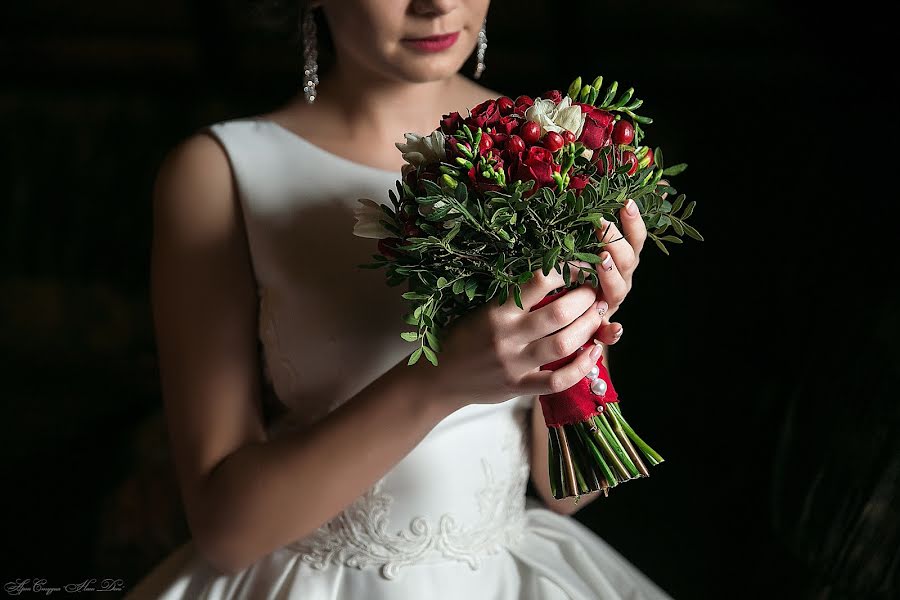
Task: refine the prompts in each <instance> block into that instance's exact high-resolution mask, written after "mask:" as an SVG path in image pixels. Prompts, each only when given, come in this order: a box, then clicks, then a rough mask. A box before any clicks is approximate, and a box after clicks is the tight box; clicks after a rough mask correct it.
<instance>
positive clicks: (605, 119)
mask: <svg viewBox="0 0 900 600" xmlns="http://www.w3.org/2000/svg"><path fill="white" fill-rule="evenodd" d="M575 104H576V105H577V106H580V107H581V111H582V112H583V113H584V128H583V129H582V130H581V137H579V138H578V141H579V142H581V143H582V144H584V145H585V146H586V147H588V148H590V149H591V150H597V149H598V148H603V147H604V146H608V145H609V144H610V143H611V142H612V140H611V136H612V130H613V127H614V126H615V124H616V118H615V116H613V114H612V113H609V112H606V111H605V110H600V109H599V108H597V107H596V106H591V105H590V104H581V103H580V102H576V103H575Z"/></svg>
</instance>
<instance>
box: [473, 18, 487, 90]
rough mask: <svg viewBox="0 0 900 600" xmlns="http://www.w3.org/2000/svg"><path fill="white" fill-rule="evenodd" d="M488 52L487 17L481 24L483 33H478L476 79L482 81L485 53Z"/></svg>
mask: <svg viewBox="0 0 900 600" xmlns="http://www.w3.org/2000/svg"><path fill="white" fill-rule="evenodd" d="M485 50H487V17H485V18H484V21H483V22H482V23H481V31H479V32H478V51H477V52H476V56H477V57H478V63H477V64H476V65H475V79H481V74H482V73H483V72H484V70H485V68H486V67H485V65H484V51H485Z"/></svg>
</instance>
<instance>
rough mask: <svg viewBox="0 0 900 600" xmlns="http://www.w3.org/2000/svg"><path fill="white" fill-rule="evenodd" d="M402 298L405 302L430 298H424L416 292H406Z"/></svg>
mask: <svg viewBox="0 0 900 600" xmlns="http://www.w3.org/2000/svg"><path fill="white" fill-rule="evenodd" d="M403 297H404V298H406V299H407V300H428V299H429V298H431V296H426V295H425V294H420V293H418V292H406V293H405V294H403Z"/></svg>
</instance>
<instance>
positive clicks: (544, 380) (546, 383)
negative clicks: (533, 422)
mask: <svg viewBox="0 0 900 600" xmlns="http://www.w3.org/2000/svg"><path fill="white" fill-rule="evenodd" d="M602 353H603V347H602V346H600V345H599V344H588V346H587V347H586V348H585V349H584V350H582V351H580V352H579V353H578V355H577V356H576V357H575V359H574V360H572V362H570V363H569V364H567V365H563V366H562V367H559V368H558V369H554V370H553V371H550V370H539V371H535V372H534V373H532V374H529V375H527V376H525V377H523V378H522V380H521V382H520V384H519V387H520V388H524V389H520V390H519V393H520V394H522V395H523V396H524V395H531V394H555V393H558V392H562V391H564V390H567V389H569V388H570V387H572V386H573V385H575V384H576V383H578V382H579V381H581V380H582V379H583V378H584V377H585V375H587V374H588V373H590V372H591V369H593V368H594V365H596V364H597V361H598V360H600V355H601V354H602Z"/></svg>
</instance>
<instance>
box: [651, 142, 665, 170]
mask: <svg viewBox="0 0 900 600" xmlns="http://www.w3.org/2000/svg"><path fill="white" fill-rule="evenodd" d="M653 164H654V165H656V168H657V169H663V166H664V165H663V155H662V148H660V147H659V146H657V147H656V148H654V149H653ZM663 173H665V170H664V169H663Z"/></svg>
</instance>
